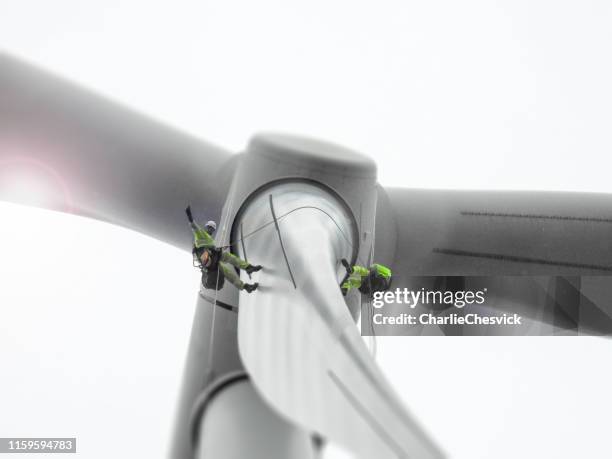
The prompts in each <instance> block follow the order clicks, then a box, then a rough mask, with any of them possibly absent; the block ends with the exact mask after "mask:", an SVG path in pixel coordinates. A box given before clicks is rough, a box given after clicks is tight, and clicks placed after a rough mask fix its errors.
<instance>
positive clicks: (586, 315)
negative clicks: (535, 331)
mask: <svg viewBox="0 0 612 459" xmlns="http://www.w3.org/2000/svg"><path fill="white" fill-rule="evenodd" d="M376 258H377V260H378V261H380V262H382V263H388V264H389V265H390V266H391V267H392V268H393V273H394V280H393V287H397V288H411V287H412V286H415V285H418V286H419V287H426V286H427V285H426V284H427V282H431V281H430V280H428V279H426V278H424V277H421V278H418V276H496V277H495V278H491V279H490V285H488V286H489V287H490V289H491V291H494V292H496V293H497V294H498V295H499V296H500V297H503V298H507V299H508V300H511V301H507V302H504V301H500V302H499V303H498V304H497V305H495V307H500V308H504V304H507V305H509V306H508V308H509V309H512V310H514V311H515V312H519V311H517V310H516V305H517V304H522V305H523V307H522V309H521V311H520V312H522V313H525V314H526V315H528V316H531V317H533V318H536V319H538V320H544V321H546V322H549V323H555V324H559V323H560V322H559V317H561V315H568V314H569V315H570V317H568V318H569V319H571V320H570V323H569V324H568V326H569V325H570V324H571V326H572V327H574V326H576V325H577V324H579V325H580V328H583V327H584V328H585V329H587V330H588V329H590V330H595V331H597V332H600V333H606V334H609V333H611V332H612V320H611V319H610V318H611V317H612V302H610V301H609V299H608V298H609V291H610V287H609V285H610V278H609V277H608V276H610V275H612V195H611V194H595V193H564V192H523V191H521V192H519V191H486V192H485V191H451V190H444V191H442V190H416V189H414V190H413V189H399V188H389V189H385V190H383V189H382V188H380V189H379V199H378V207H377V216H376ZM501 276H508V277H506V278H503V277H501ZM512 276H565V277H567V276H569V278H570V279H571V278H572V276H574V277H575V276H589V277H588V280H587V279H585V281H584V282H583V283H582V290H581V289H580V287H578V290H576V288H575V287H571V285H572V282H571V281H566V280H564V279H563V278H560V279H558V280H557V281H555V279H552V280H551V282H555V283H554V284H552V286H549V287H547V288H548V290H549V291H551V292H553V294H552V307H551V302H550V301H549V300H547V299H546V298H547V297H550V296H551V294H550V293H549V294H548V296H546V295H544V296H542V295H540V296H542V298H543V301H539V300H538V302H537V303H538V304H534V301H533V298H534V297H535V295H534V294H533V292H532V291H531V290H533V289H531V288H528V285H527V284H529V283H530V281H529V279H525V280H524V281H521V280H520V279H513V278H512ZM468 283H469V284H473V283H472V282H468ZM474 285H478V287H479V288H483V287H486V286H487V279H486V278H485V277H483V278H480V279H478V280H477V283H476V284H474ZM468 286H469V285H468ZM570 287H571V288H570ZM574 291H576V293H575V294H573V293H572V292H574ZM581 291H582V292H583V293H582V294H580V292H581ZM554 292H557V293H556V294H554ZM565 292H569V293H570V294H567V293H565ZM562 298H575V299H576V300H575V301H573V304H572V305H570V306H568V305H567V304H563V301H561V299H562ZM589 298H590V300H589ZM540 303H541V304H540ZM559 308H561V309H562V310H560V309H559Z"/></svg>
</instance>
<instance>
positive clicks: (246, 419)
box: [195, 380, 317, 459]
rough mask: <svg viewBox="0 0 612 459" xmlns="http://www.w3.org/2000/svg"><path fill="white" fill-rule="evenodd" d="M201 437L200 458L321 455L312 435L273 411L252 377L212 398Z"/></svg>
mask: <svg viewBox="0 0 612 459" xmlns="http://www.w3.org/2000/svg"><path fill="white" fill-rule="evenodd" d="M199 439H200V443H199V446H198V449H197V451H196V455H195V457H196V458H199V459H213V458H214V459H221V458H222V459H244V458H246V457H248V458H249V459H273V458H279V459H280V458H286V459H315V457H317V455H316V452H315V445H314V444H313V442H312V439H311V438H310V436H309V435H308V434H306V433H305V432H304V431H302V430H301V429H299V428H297V427H295V426H294V425H293V424H290V423H287V422H286V421H285V420H284V419H282V418H281V417H280V416H279V415H278V414H277V413H275V412H274V411H273V410H271V409H270V407H269V406H268V405H267V404H266V403H264V401H263V400H262V399H261V397H260V396H259V394H258V393H257V392H256V391H255V390H254V388H253V386H252V384H251V383H250V382H249V381H248V380H243V381H240V382H238V383H235V384H232V385H230V386H228V387H227V388H225V389H224V390H222V391H221V392H219V393H218V394H216V395H215V396H214V397H213V398H212V399H211V400H210V401H209V403H208V406H207V408H206V413H205V414H204V418H203V420H202V423H201V424H200V433H199Z"/></svg>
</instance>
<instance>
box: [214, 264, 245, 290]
mask: <svg viewBox="0 0 612 459" xmlns="http://www.w3.org/2000/svg"><path fill="white" fill-rule="evenodd" d="M219 268H221V269H222V270H223V274H224V275H225V278H226V279H227V280H228V281H230V282H231V283H232V284H233V285H234V286H235V287H236V288H237V289H238V290H242V289H243V288H244V282H242V281H241V280H240V277H238V274H236V271H235V270H234V268H232V267H231V266H229V265H227V264H226V263H219Z"/></svg>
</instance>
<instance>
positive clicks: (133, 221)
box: [0, 53, 236, 249]
mask: <svg viewBox="0 0 612 459" xmlns="http://www.w3.org/2000/svg"><path fill="white" fill-rule="evenodd" d="M232 158H233V159H232ZM235 158H236V156H235V155H233V156H232V155H230V154H229V153H228V152H226V151H224V150H222V149H220V148H218V147H215V146H213V145H210V144H208V143H206V142H203V141H201V140H199V139H196V138H194V137H193V136H191V135H188V134H185V133H182V132H179V131H177V130H175V129H171V128H169V127H168V126H164V125H163V124H161V123H159V122H156V121H154V120H152V119H150V118H148V117H146V116H143V115H140V114H137V113H135V112H133V111H131V110H129V109H127V108H125V107H122V106H121V105H119V104H116V103H113V102H110V101H109V100H107V99H104V98H102V97H100V96H98V95H96V94H94V93H92V92H90V91H87V90H85V89H82V88H80V87H78V86H76V85H74V84H72V83H69V82H66V81H64V80H62V79H60V78H58V77H55V76H53V75H51V74H49V73H48V72H44V71H41V70H39V69H36V68H34V67H32V66H30V65H28V64H25V63H24V62H21V61H19V60H17V59H15V58H13V57H11V56H8V55H6V54H2V53H0V184H1V186H0V199H3V200H10V201H14V202H22V203H25V204H33V205H38V206H44V207H47V208H51V209H55V210H60V211H65V212H71V213H76V214H80V215H85V216H89V217H94V218H97V219H100V220H105V221H109V222H111V223H115V224H118V225H121V226H125V227H127V228H131V229H135V230H137V231H140V232H142V233H144V234H147V235H149V236H153V237H156V238H158V239H161V240H163V241H165V242H168V243H170V244H173V245H175V246H177V247H180V248H183V249H189V248H190V244H191V241H190V234H189V229H188V228H187V227H186V225H185V224H184V223H185V220H184V214H183V209H184V207H185V204H186V203H189V202H190V203H191V204H192V205H193V206H194V208H195V209H198V210H199V211H200V212H202V214H205V215H207V216H209V218H218V217H219V215H220V211H221V206H222V204H223V202H224V200H225V197H226V195H227V188H228V184H229V182H230V180H231V176H232V173H233V168H234V164H235ZM14 177H20V178H22V179H26V180H27V179H28V178H31V179H32V181H34V182H38V183H33V184H32V186H33V187H36V186H39V185H41V184H43V185H45V186H46V188H47V189H46V190H45V196H44V197H40V196H39V197H37V198H36V199H31V198H32V197H31V196H27V195H24V194H16V193H13V190H11V187H10V182H11V181H12V179H13V178H14Z"/></svg>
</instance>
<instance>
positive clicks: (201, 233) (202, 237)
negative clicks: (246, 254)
mask: <svg viewBox="0 0 612 459" xmlns="http://www.w3.org/2000/svg"><path fill="white" fill-rule="evenodd" d="M191 231H192V232H193V245H194V246H195V247H196V248H197V249H200V248H205V249H214V248H216V243H215V240H214V239H213V237H212V236H211V235H210V234H208V232H206V230H205V229H204V228H202V227H201V226H200V225H198V224H197V223H195V222H193V223H191ZM228 264H229V265H232V266H235V267H236V268H238V269H246V268H247V267H248V266H249V263H247V262H246V261H244V260H243V259H241V258H239V257H237V256H236V255H234V254H232V253H230V252H226V251H222V253H221V259H220V260H219V267H220V268H221V270H222V271H223V275H224V276H225V278H226V279H227V280H228V281H230V282H231V283H232V284H233V285H234V286H235V287H236V288H237V289H238V290H242V289H243V288H244V282H242V281H241V280H240V277H239V276H238V274H236V271H235V270H234V269H232V268H231V267H230V266H229V265H228Z"/></svg>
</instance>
